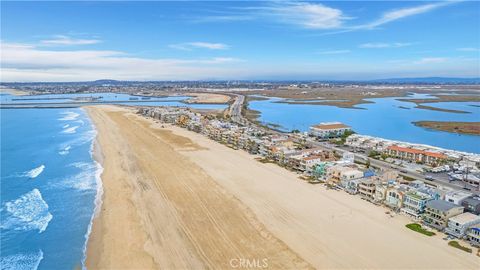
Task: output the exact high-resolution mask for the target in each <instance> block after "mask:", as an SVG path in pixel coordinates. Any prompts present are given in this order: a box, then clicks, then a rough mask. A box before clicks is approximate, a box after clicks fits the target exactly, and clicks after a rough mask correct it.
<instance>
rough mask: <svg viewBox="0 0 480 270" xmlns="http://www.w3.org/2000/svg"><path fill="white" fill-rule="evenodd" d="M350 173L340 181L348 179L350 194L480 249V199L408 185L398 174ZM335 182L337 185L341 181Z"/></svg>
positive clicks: (418, 183)
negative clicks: (369, 174) (465, 240)
mask: <svg viewBox="0 0 480 270" xmlns="http://www.w3.org/2000/svg"><path fill="white" fill-rule="evenodd" d="M332 168H334V166H332ZM334 170H336V169H334ZM327 171H328V169H327ZM347 172H349V173H346V174H344V175H346V177H345V178H341V177H340V178H341V179H343V180H344V179H348V180H344V181H343V182H342V181H340V185H341V187H342V188H343V189H344V190H345V191H346V192H348V193H350V194H358V195H360V196H361V197H362V198H364V199H365V200H367V201H370V202H372V203H375V204H377V205H378V204H381V205H385V206H387V207H388V208H390V209H392V210H393V211H396V212H399V213H402V214H404V215H407V216H409V217H411V218H412V219H414V220H416V221H420V222H422V223H424V224H425V225H427V226H429V227H432V228H435V229H437V230H439V231H444V232H445V233H447V234H449V235H452V236H454V237H457V238H464V239H467V240H468V241H470V242H471V244H472V245H475V246H480V234H479V232H480V216H479V215H480V196H478V195H473V194H471V193H468V192H463V191H456V190H451V189H449V188H445V187H441V186H439V187H431V186H428V185H426V184H425V183H423V182H422V181H413V182H408V181H405V180H403V179H402V178H401V177H398V175H396V172H387V173H384V174H382V175H372V176H364V177H360V173H357V172H355V171H352V170H347ZM349 178H353V179H349ZM333 179H335V181H337V179H338V177H337V176H334V177H333ZM327 181H328V179H327Z"/></svg>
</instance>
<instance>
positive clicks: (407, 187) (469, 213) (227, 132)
mask: <svg viewBox="0 0 480 270" xmlns="http://www.w3.org/2000/svg"><path fill="white" fill-rule="evenodd" d="M139 113H140V114H142V115H146V116H149V117H153V118H155V119H158V120H160V121H161V122H164V123H171V124H175V125H178V126H181V127H184V128H187V129H189V130H192V131H194V132H197V133H200V134H203V135H205V136H207V137H209V138H210V139H212V140H215V141H218V142H220V143H223V144H225V145H227V146H229V147H232V148H235V149H243V150H245V151H247V152H249V153H251V154H255V155H259V156H261V157H262V158H263V159H264V160H268V161H270V162H275V163H277V164H279V165H280V166H283V167H285V168H288V169H291V170H294V171H297V172H299V173H301V174H303V175H305V176H309V177H310V178H312V179H315V181H318V182H324V183H326V184H327V185H328V186H331V187H338V188H341V189H343V190H345V191H346V192H348V193H350V194H355V195H359V196H361V197H362V198H363V199H365V200H367V201H370V202H372V203H374V204H377V205H385V206H386V207H389V208H391V209H392V210H393V211H396V212H399V213H402V214H405V215H408V216H410V217H411V218H412V219H415V220H418V221H422V222H423V223H424V224H426V225H428V226H431V227H433V228H436V229H438V230H442V231H445V232H446V233H449V234H451V235H453V236H455V237H459V238H466V239H468V240H469V241H470V242H471V243H472V244H474V245H480V235H479V232H480V218H479V217H478V215H479V214H480V197H478V196H473V195H472V194H470V193H467V192H463V191H453V190H451V189H448V188H445V187H441V186H439V187H432V186H428V185H426V184H425V183H423V182H422V181H413V182H409V181H406V180H404V179H403V177H401V176H399V175H398V172H397V171H394V170H389V171H383V172H379V173H376V172H374V171H372V170H369V169H366V168H364V167H362V166H359V165H357V164H355V163H354V162H353V156H352V155H351V154H345V155H344V156H343V158H342V159H340V160H339V159H338V158H337V157H336V156H335V155H334V153H333V152H331V151H325V150H323V149H320V148H305V147H304V146H303V145H302V144H300V143H298V142H297V141H296V140H295V139H294V138H293V137H291V136H290V135H288V134H285V135H278V134H271V133H268V132H266V131H265V130H263V129H260V128H257V127H255V126H239V125H237V124H234V123H231V122H228V121H224V120H221V119H217V118H215V117H209V116H206V115H202V114H199V113H195V112H193V111H191V110H190V109H188V108H172V107H160V108H142V109H140V110H139ZM352 136H355V135H352ZM350 137H351V136H350ZM350 137H349V138H350ZM464 212H465V213H464Z"/></svg>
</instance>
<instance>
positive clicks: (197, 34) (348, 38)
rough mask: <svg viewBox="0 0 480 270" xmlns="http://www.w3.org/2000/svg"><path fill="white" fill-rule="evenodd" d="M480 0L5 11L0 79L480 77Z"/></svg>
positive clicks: (84, 5) (23, 7)
mask: <svg viewBox="0 0 480 270" xmlns="http://www.w3.org/2000/svg"><path fill="white" fill-rule="evenodd" d="M479 47H480V3H479V2H477V1H475V2H474V1H436V2H427V1H420V2H417V1H402V2H387V1H370V2H361V1H355V2H350V1H336V2H333V1H326V2H325V1H324V2H301V1H274V2H260V1H237V2H234V1H226V2H220V1H214V2H198V1H197V2H188V1H182V2H168V1H155V2H107V1H101V2H5V1H2V2H1V49H2V55H1V60H2V67H1V70H2V74H1V80H2V81H82V80H96V79H119V80H197V79H311V80H325V79H326V80H329V79H332V80H335V79H376V78H392V77H395V78H397V77H426V76H448V77H479V76H480V74H479V73H480V51H479Z"/></svg>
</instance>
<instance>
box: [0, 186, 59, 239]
mask: <svg viewBox="0 0 480 270" xmlns="http://www.w3.org/2000/svg"><path fill="white" fill-rule="evenodd" d="M3 210H4V209H2V211H3ZM5 211H7V213H8V214H7V215H3V218H2V224H1V227H2V228H4V229H13V230H23V231H29V230H38V232H39V233H42V232H43V231H45V230H46V229H47V226H48V223H49V222H50V220H52V218H53V216H52V214H50V212H49V211H48V204H47V203H46V202H45V201H44V200H43V198H42V194H41V193H40V191H39V190H38V189H33V190H32V191H30V192H28V193H26V194H24V195H22V196H20V198H18V199H16V200H13V201H10V202H7V203H5Z"/></svg>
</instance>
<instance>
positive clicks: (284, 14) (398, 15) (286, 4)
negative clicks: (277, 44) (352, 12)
mask: <svg viewBox="0 0 480 270" xmlns="http://www.w3.org/2000/svg"><path fill="white" fill-rule="evenodd" d="M456 2H458V1H441V2H436V3H428V4H422V5H417V6H412V7H406V8H398V9H393V10H389V11H386V12H384V13H383V14H381V15H380V16H379V17H378V18H376V19H372V20H370V22H367V23H363V24H358V23H357V24H355V23H351V24H349V23H348V22H350V21H352V22H353V21H354V19H355V18H353V17H351V16H348V15H346V14H345V13H344V12H343V11H342V10H341V9H338V8H333V7H330V6H327V5H325V4H320V3H311V2H300V1H295V2H294V1H277V2H273V3H272V2H270V3H268V4H266V5H263V6H251V7H246V8H243V9H240V10H241V12H238V13H235V14H231V13H230V14H227V15H214V16H206V17H203V18H199V19H198V18H197V19H196V20H195V21H196V22H218V21H240V20H270V21H276V22H281V23H286V24H291V25H296V26H299V27H302V28H306V29H316V30H336V31H335V32H327V33H323V34H338V33H345V32H352V31H357V30H371V29H376V28H378V27H380V26H382V25H384V24H387V23H391V22H394V21H397V20H401V19H403V18H407V17H411V16H415V15H420V14H423V13H427V12H430V11H432V10H435V9H438V8H440V7H443V6H447V5H450V4H453V3H456Z"/></svg>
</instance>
